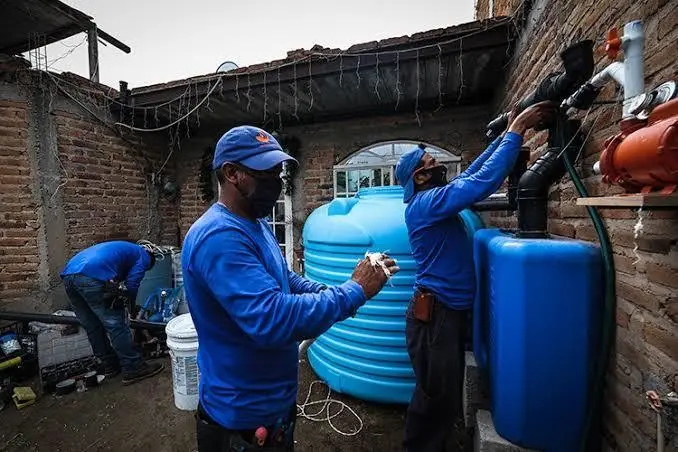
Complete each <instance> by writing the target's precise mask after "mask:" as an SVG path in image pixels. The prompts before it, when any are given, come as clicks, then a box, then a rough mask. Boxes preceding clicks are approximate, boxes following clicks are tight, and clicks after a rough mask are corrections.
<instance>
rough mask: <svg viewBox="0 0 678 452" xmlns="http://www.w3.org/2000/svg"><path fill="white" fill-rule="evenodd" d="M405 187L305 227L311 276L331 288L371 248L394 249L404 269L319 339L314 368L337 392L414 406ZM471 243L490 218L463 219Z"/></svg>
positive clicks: (327, 210)
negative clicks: (409, 352)
mask: <svg viewBox="0 0 678 452" xmlns="http://www.w3.org/2000/svg"><path fill="white" fill-rule="evenodd" d="M402 199H403V190H402V188H401V187H376V188H369V189H363V190H361V191H360V192H358V194H357V195H356V196H355V197H354V198H348V199H335V200H334V201H332V202H330V203H329V204H326V205H324V206H322V207H319V208H318V209H316V210H315V211H314V212H313V213H312V214H311V215H310V216H309V217H308V219H307V220H306V224H305V225H304V233H303V240H304V258H305V266H304V269H305V276H306V277H307V278H309V279H311V280H314V281H318V282H322V283H325V284H328V285H332V284H341V283H343V282H345V281H346V280H348V279H349V278H350V277H351V274H352V273H353V269H354V267H355V266H356V264H357V263H358V261H360V259H362V258H363V257H364V255H365V252H366V251H373V252H386V253H388V254H389V255H390V256H392V257H394V258H395V259H397V261H398V265H399V266H400V272H399V273H398V274H397V275H395V276H394V277H393V278H392V279H391V284H392V285H389V284H387V285H386V286H385V287H384V289H383V290H382V291H381V292H380V293H379V294H378V295H377V296H376V297H374V298H373V299H372V300H369V301H368V302H367V303H366V304H365V305H364V306H362V307H361V308H360V309H359V310H358V312H357V314H356V316H355V317H352V318H349V319H346V320H345V321H343V322H340V323H338V324H336V325H334V326H333V327H331V328H330V329H329V330H328V331H327V332H325V333H324V334H322V335H321V336H320V337H318V338H317V339H316V340H315V342H313V344H312V345H311V346H310V347H309V349H308V359H309V362H310V364H311V367H312V368H313V370H314V371H315V372H316V374H318V376H319V377H320V378H321V379H323V380H324V381H326V382H327V384H328V385H329V386H330V388H332V389H333V390H335V391H337V392H340V393H344V394H349V395H352V396H354V397H356V398H359V399H363V400H369V401H374V402H382V403H400V404H406V403H409V401H410V398H411V395H412V392H413V390H414V373H413V371H412V367H411V365H410V360H409V357H408V355H407V349H406V347H405V311H406V309H407V304H408V302H409V300H410V298H411V296H412V293H413V290H414V289H413V285H414V277H415V272H416V266H415V263H414V260H413V258H412V254H411V249H410V244H409V239H408V236H407V228H406V226H405V204H404V203H403V201H402ZM460 216H461V218H462V219H463V220H464V224H465V225H466V226H467V232H468V234H469V240H472V237H473V233H474V232H475V230H476V229H478V228H480V227H482V221H481V220H480V218H479V217H478V216H477V215H476V214H475V213H473V212H470V211H463V212H462V213H461V214H460Z"/></svg>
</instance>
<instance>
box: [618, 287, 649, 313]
mask: <svg viewBox="0 0 678 452" xmlns="http://www.w3.org/2000/svg"><path fill="white" fill-rule="evenodd" d="M617 295H618V296H620V297H622V298H624V299H626V300H628V301H631V302H633V303H635V304H637V305H639V306H643V307H644V308H646V309H649V310H650V311H654V310H657V309H659V298H658V297H657V296H656V295H654V294H651V293H648V292H647V291H645V290H643V289H641V288H639V287H635V286H632V285H630V284H627V283H625V282H623V281H619V280H617Z"/></svg>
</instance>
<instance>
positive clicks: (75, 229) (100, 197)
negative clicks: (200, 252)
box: [55, 111, 177, 253]
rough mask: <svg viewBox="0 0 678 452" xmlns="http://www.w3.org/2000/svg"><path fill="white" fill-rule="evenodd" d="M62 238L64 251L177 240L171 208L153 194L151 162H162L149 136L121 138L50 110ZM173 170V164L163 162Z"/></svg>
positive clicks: (76, 117) (74, 116) (154, 164)
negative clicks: (63, 228) (101, 244)
mask: <svg viewBox="0 0 678 452" xmlns="http://www.w3.org/2000/svg"><path fill="white" fill-rule="evenodd" d="M55 115H56V123H57V133H58V146H59V157H60V159H61V161H62V163H63V170H64V172H65V174H63V176H62V183H63V186H62V188H61V189H62V190H63V208H64V213H65V215H66V243H67V248H68V251H69V253H75V252H77V251H79V250H81V249H83V248H86V247H88V246H91V245H93V244H95V243H98V242H102V241H106V240H131V241H136V240H139V239H141V238H144V239H153V240H154V241H158V242H159V243H163V244H171V245H173V244H176V243H177V226H176V224H177V210H176V208H175V205H174V204H172V203H170V202H169V201H167V200H166V199H165V198H164V197H163V196H159V194H158V189H159V187H158V186H154V185H153V184H152V182H151V180H150V177H149V173H150V172H151V168H159V167H160V165H162V163H163V161H164V159H163V153H166V152H167V150H164V149H163V151H164V152H163V153H161V152H159V149H161V148H162V146H163V143H162V142H160V143H158V142H157V140H154V137H144V141H149V140H153V141H151V143H150V144H148V143H145V142H142V141H140V139H139V137H129V138H128V139H126V140H124V139H123V138H121V136H120V135H118V134H117V133H116V132H114V131H113V130H112V129H110V128H109V127H106V126H105V125H103V124H101V123H100V122H97V121H92V120H90V119H89V118H87V117H83V116H82V115H79V114H73V113H69V112H65V111H56V112H55ZM153 144H156V145H157V146H155V147H154V146H152V145H153ZM167 170H168V171H167V174H168V175H169V176H173V173H174V165H170V167H169V168H167Z"/></svg>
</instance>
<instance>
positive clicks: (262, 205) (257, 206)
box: [238, 172, 282, 218]
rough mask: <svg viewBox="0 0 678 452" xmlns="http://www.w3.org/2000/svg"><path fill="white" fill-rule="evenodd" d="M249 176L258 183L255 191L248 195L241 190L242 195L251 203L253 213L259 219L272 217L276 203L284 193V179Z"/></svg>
mask: <svg viewBox="0 0 678 452" xmlns="http://www.w3.org/2000/svg"><path fill="white" fill-rule="evenodd" d="M248 174H249V175H250V176H252V178H253V179H254V180H255V181H256V185H255V186H254V191H252V193H251V194H249V195H247V194H245V193H243V192H242V191H241V190H240V188H238V191H239V192H240V194H241V195H242V196H243V197H244V198H245V199H247V200H248V201H249V202H250V206H251V207H252V211H253V212H254V215H255V216H256V217H257V218H265V217H267V216H269V215H271V213H272V211H273V207H274V206H275V203H276V202H277V201H278V198H279V197H280V193H281V192H282V179H281V178H279V177H261V176H255V175H253V174H252V173H249V172H248Z"/></svg>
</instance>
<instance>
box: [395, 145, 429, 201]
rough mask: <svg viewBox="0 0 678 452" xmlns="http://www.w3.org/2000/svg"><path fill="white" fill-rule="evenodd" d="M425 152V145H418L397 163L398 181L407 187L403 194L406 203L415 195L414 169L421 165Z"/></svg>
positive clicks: (396, 173)
mask: <svg viewBox="0 0 678 452" xmlns="http://www.w3.org/2000/svg"><path fill="white" fill-rule="evenodd" d="M424 153H425V151H424V147H423V146H417V147H416V148H414V149H412V150H411V151H407V152H406V153H404V154H403V155H402V156H401V157H400V160H398V164H397V165H396V168H395V175H396V178H397V179H398V183H399V184H400V185H402V187H403V188H404V189H405V193H404V194H403V201H404V202H405V203H408V202H409V201H410V199H412V196H414V177H413V176H414V171H415V170H416V169H417V165H419V162H420V161H421V158H422V157H423V156H424Z"/></svg>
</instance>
